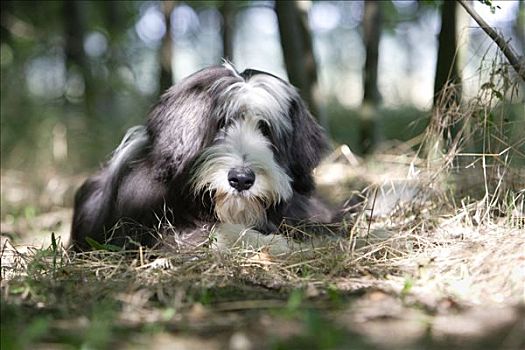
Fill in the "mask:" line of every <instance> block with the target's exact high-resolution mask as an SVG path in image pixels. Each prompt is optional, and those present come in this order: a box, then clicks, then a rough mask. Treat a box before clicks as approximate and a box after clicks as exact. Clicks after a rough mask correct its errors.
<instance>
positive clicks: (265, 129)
mask: <svg viewBox="0 0 525 350" xmlns="http://www.w3.org/2000/svg"><path fill="white" fill-rule="evenodd" d="M257 127H258V128H259V130H260V131H261V133H262V134H263V135H264V137H267V138H269V137H270V136H271V130H270V125H268V123H267V122H265V121H263V120H259V122H258V123H257Z"/></svg>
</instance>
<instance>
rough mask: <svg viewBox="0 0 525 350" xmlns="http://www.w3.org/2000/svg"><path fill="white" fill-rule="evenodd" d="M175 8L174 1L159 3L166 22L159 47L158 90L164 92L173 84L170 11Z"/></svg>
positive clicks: (166, 0)
mask: <svg viewBox="0 0 525 350" xmlns="http://www.w3.org/2000/svg"><path fill="white" fill-rule="evenodd" d="M174 8H175V1H172V0H165V1H162V3H161V9H162V13H163V15H164V23H165V24H166V33H165V34H164V37H163V38H162V44H161V47H160V82H159V92H160V93H161V94H163V93H164V91H166V90H167V89H169V87H170V86H171V85H173V66H172V58H173V40H172V37H171V13H172V12H173V9H174Z"/></svg>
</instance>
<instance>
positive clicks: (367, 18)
mask: <svg viewBox="0 0 525 350" xmlns="http://www.w3.org/2000/svg"><path fill="white" fill-rule="evenodd" d="M382 20H383V16H382V11H381V2H380V1H372V0H365V8H364V14H363V44H364V46H365V55H366V56H365V66H364V68H363V103H362V108H361V118H360V120H359V145H360V147H361V152H362V154H368V153H370V152H371V151H372V149H373V148H374V146H375V145H376V144H377V142H378V139H379V135H378V128H377V120H376V118H375V115H376V109H377V106H378V105H379V103H380V102H381V94H380V93H379V88H378V87H377V67H378V63H379V41H380V39H381V29H382Z"/></svg>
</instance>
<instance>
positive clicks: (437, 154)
mask: <svg viewBox="0 0 525 350" xmlns="http://www.w3.org/2000/svg"><path fill="white" fill-rule="evenodd" d="M491 84H492V85H491V86H489V87H485V88H482V89H481V90H480V95H479V96H478V97H477V98H475V99H474V100H473V101H471V102H470V103H467V104H465V103H464V104H461V105H454V104H453V105H450V104H448V105H447V108H443V109H436V111H435V114H434V116H433V118H432V122H431V125H430V126H429V128H428V129H427V133H426V134H425V135H423V136H422V137H420V138H418V139H417V140H413V141H411V142H409V143H408V144H402V145H394V146H392V145H390V146H389V147H386V148H383V149H381V150H378V152H377V154H376V155H374V156H373V157H371V158H370V159H368V160H367V161H366V162H364V161H363V160H360V159H358V158H357V157H354V156H353V155H351V153H349V150H348V149H347V148H344V147H343V148H341V149H339V150H338V151H337V152H335V153H334V155H333V157H331V159H330V161H329V162H328V163H326V164H324V165H322V166H321V167H320V168H319V169H318V170H317V177H318V182H319V184H320V191H321V192H322V193H324V194H325V195H327V196H328V197H329V198H332V199H334V200H335V201H337V200H340V199H344V198H348V196H349V194H350V193H351V191H352V190H355V188H356V186H360V187H366V188H367V189H366V191H364V193H366V197H367V199H366V201H365V204H364V206H363V208H362V210H361V211H360V212H358V213H356V214H354V215H353V217H352V218H351V219H350V221H351V222H352V225H348V226H347V235H346V237H344V238H341V239H339V240H330V241H328V242H324V243H323V244H322V245H317V246H313V247H310V248H311V249H308V251H306V252H305V251H297V252H294V253H291V254H287V255H282V256H272V255H271V254H269V252H268V251H267V250H265V249H264V248H263V249H261V250H259V251H253V250H243V249H238V250H234V251H232V252H229V253H227V254H226V253H219V252H217V251H214V250H212V249H208V248H205V247H201V248H199V249H196V250H192V251H188V252H180V251H178V252H175V251H151V250H147V249H142V248H141V249H138V250H136V251H126V252H110V251H96V252H89V253H82V254H79V253H72V252H70V251H68V250H66V249H64V248H63V246H62V244H61V242H60V240H59V239H58V240H57V241H53V242H51V244H50V245H49V247H47V248H28V247H15V246H13V245H12V243H11V242H10V240H4V241H3V244H2V253H1V258H2V285H1V286H2V299H1V300H2V304H3V306H4V307H3V308H2V329H3V332H2V333H3V335H2V344H3V345H5V346H8V345H13V344H15V345H17V346H26V347H27V346H30V345H31V344H33V343H39V344H56V343H57V342H58V343H61V344H69V345H72V346H91V347H94V348H100V347H102V348H104V347H109V346H112V345H114V344H120V345H123V344H124V345H125V346H127V347H141V346H142V345H144V344H148V346H153V347H155V346H158V347H159V348H161V347H162V346H163V345H162V344H164V345H166V344H171V345H174V344H175V345H177V344H178V345H180V346H182V347H184V348H192V347H195V348H199V347H203V346H204V347H207V348H225V347H227V348H228V347H229V348H234V349H249V348H267V347H275V348H301V347H298V346H302V345H301V344H303V345H304V344H307V345H305V346H309V347H314V348H334V347H337V346H342V345H341V344H350V342H349V339H352V344H354V345H355V344H359V347H361V348H374V347H377V346H379V347H386V348H391V347H398V348H407V347H408V348H410V347H414V348H415V347H418V346H419V347H421V346H425V347H427V348H439V347H441V346H452V345H458V344H463V345H465V344H466V346H467V347H470V348H483V347H484V346H485V345H487V344H489V345H490V344H492V345H491V348H509V349H513V348H516V349H517V348H520V347H521V346H523V345H524V344H523V338H522V335H521V333H520V329H519V327H520V326H519V324H520V320H521V322H523V319H524V315H525V311H524V308H523V303H524V296H525V295H524V281H525V190H524V189H525V176H524V175H525V174H524V173H523V168H522V166H523V164H525V155H524V153H523V150H522V148H523V145H524V144H525V138H524V137H523V136H519V135H520V134H516V133H508V132H507V131H506V129H505V128H508V127H509V126H508V125H507V124H505V122H504V119H505V118H504V115H505V113H507V111H506V110H505V108H504V106H501V105H499V104H497V103H496V102H497V101H496V100H498V98H499V95H505V93H510V92H509V91H511V90H512V89H513V86H512V85H509V84H507V87H506V88H505V89H503V87H498V86H496V85H495V84H494V83H491ZM498 89H503V90H502V91H501V92H499V93H494V91H499V90H498ZM451 93H452V92H451ZM518 122H519V120H518ZM522 123H523V124H525V122H523V121H522ZM522 127H525V125H522ZM516 135H518V137H516ZM476 148H479V149H480V150H477V151H476ZM414 149H415V150H416V151H413V150H414ZM294 229H301V228H294ZM3 231H4V229H3ZM312 310H313V311H312ZM472 310H474V311H472ZM476 310H485V311H487V310H488V312H486V313H485V314H483V313H481V314H480V313H479V312H477V311H476ZM24 313H26V314H24ZM40 314H43V315H45V316H43V317H44V318H41V317H40V316H38V315H40ZM6 317H9V320H7V318H6ZM451 325H456V327H452V326H451ZM469 327H470V328H469ZM516 327H518V328H516ZM458 328H459V329H460V330H461V329H463V331H458ZM4 331H5V332H7V334H15V335H16V334H19V333H21V334H22V337H19V338H18V337H16V336H15V337H14V338H13V336H11V337H9V336H5V335H4V333H5V332H4ZM391 332H397V334H399V336H397V337H396V339H389V341H388V342H387V343H386V344H385V343H384V339H383V338H384V337H383V335H384V334H385V333H391ZM24 337H25V338H24ZM290 339H291V340H290ZM289 340H290V341H291V342H290V341H289ZM292 340H293V341H292ZM458 342H459V343H458ZM141 344H142V345H141ZM243 344H244V345H243ZM334 344H335V345H334ZM337 344H339V345H337Z"/></svg>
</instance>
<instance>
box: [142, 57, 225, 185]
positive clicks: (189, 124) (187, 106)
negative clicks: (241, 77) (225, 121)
mask: <svg viewBox="0 0 525 350" xmlns="http://www.w3.org/2000/svg"><path fill="white" fill-rule="evenodd" d="M230 77H231V78H232V79H234V76H233V74H232V72H231V70H229V69H226V68H224V67H212V68H206V69H203V70H201V71H199V72H197V73H195V74H193V75H191V76H189V77H188V78H186V79H184V80H182V81H181V82H179V83H178V84H176V85H174V86H172V87H171V88H170V89H169V90H168V91H167V92H166V93H165V94H164V95H163V96H162V97H161V100H160V102H159V103H158V104H157V105H156V106H155V107H154V108H153V110H152V111H151V113H150V116H149V120H148V124H147V127H148V132H149V134H150V138H151V140H152V148H151V156H152V161H153V164H152V165H153V168H154V171H155V176H156V177H157V178H158V179H161V180H173V179H174V178H176V177H177V176H179V175H180V174H182V173H184V172H185V171H186V170H187V168H188V166H189V165H190V164H191V163H192V161H193V160H194V159H195V158H196V157H197V155H198V154H199V153H200V151H201V150H202V149H203V148H204V147H206V146H207V145H208V144H209V143H211V142H212V141H213V138H214V137H215V134H216V131H217V125H218V123H219V121H220V116H217V115H216V114H214V110H215V103H216V98H215V96H214V94H216V92H215V91H220V90H221V87H220V86H218V85H222V84H224V85H225V86H226V85H227V84H229V83H231V82H229V81H228V79H229V78H230ZM212 87H213V88H212Z"/></svg>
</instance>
